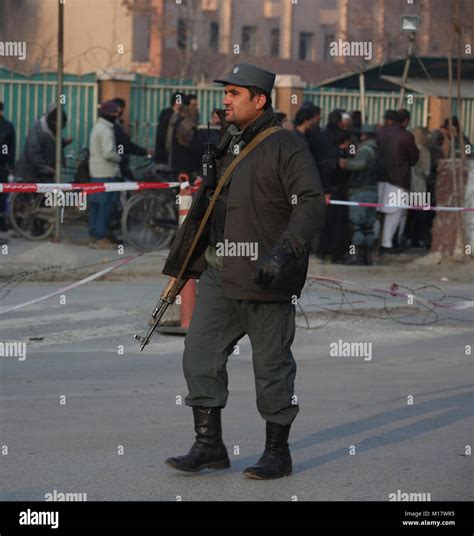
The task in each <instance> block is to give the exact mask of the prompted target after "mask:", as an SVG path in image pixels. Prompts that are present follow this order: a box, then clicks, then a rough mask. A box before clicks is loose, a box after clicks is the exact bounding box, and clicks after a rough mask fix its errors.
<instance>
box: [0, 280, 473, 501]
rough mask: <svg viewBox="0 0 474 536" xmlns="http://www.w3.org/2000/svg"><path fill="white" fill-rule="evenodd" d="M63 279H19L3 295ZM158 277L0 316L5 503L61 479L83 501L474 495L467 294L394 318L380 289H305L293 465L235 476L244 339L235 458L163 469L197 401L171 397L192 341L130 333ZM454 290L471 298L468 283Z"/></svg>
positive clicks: (250, 390)
mask: <svg viewBox="0 0 474 536" xmlns="http://www.w3.org/2000/svg"><path fill="white" fill-rule="evenodd" d="M370 283H371V285H372V286H374V285H376V284H377V285H382V284H383V283H382V282H376V281H371V282H370ZM364 284H367V283H364ZM60 285H63V283H60V284H52V283H50V284H46V283H24V284H22V285H21V286H20V287H17V288H16V289H14V290H13V291H12V292H11V293H10V294H9V295H8V296H6V297H5V298H4V299H3V300H2V301H1V302H0V305H1V306H7V305H12V304H16V303H22V302H24V301H27V300H29V299H33V298H35V297H39V296H42V295H44V294H47V293H48V292H51V291H52V290H56V289H57V288H59V286H60ZM160 288H161V286H160V284H157V283H156V282H154V283H152V282H149V281H126V282H98V283H92V284H90V285H87V286H84V287H82V288H81V290H76V291H72V292H69V293H67V295H66V303H65V304H63V305H61V304H60V303H59V297H55V298H51V299H50V300H47V301H43V302H41V303H37V304H35V305H32V306H28V307H25V308H24V309H21V310H19V311H17V312H13V313H9V314H6V315H0V330H1V331H0V333H1V335H0V341H4V342H5V341H17V342H25V343H26V358H25V359H24V360H23V361H21V360H19V359H18V358H16V357H11V356H3V357H1V358H0V366H1V383H0V400H1V407H2V416H1V439H0V445H1V446H3V451H2V454H3V456H1V457H0V459H1V463H2V475H3V476H2V486H1V494H0V499H1V500H40V501H41V500H44V499H45V494H46V493H54V491H55V490H56V492H57V493H61V492H62V493H81V494H87V500H89V501H91V500H170V501H174V500H176V499H177V497H178V496H179V497H180V498H181V499H182V500H183V501H192V500H209V501H221V500H251V501H260V500H282V501H290V500H295V497H296V498H297V500H300V501H305V500H317V501H327V500H341V501H346V500H355V501H369V500H381V501H385V500H388V499H389V496H390V494H391V493H397V491H398V490H400V491H401V492H402V493H403V492H407V493H425V494H428V493H429V494H430V499H431V500H432V501H437V500H440V501H444V500H462V501H467V500H472V499H473V493H472V490H473V489H474V487H473V478H472V457H471V456H470V455H468V454H467V450H466V446H467V445H472V438H473V434H472V432H473V420H472V413H473V381H472V380H473V376H472V367H471V364H472V356H471V355H466V350H465V347H466V345H468V344H471V345H472V342H473V341H472V320H471V319H472V311H473V308H471V307H470V305H469V302H464V306H463V307H462V308H461V309H460V310H457V311H451V310H450V309H449V308H448V309H447V310H446V309H443V308H441V309H440V310H439V311H438V312H440V314H439V316H438V317H430V316H429V314H423V311H421V312H420V313H419V314H418V315H412V314H411V312H407V311H406V310H405V309H404V308H403V307H402V308H401V309H399V310H398V309H396V308H395V307H393V308H392V307H391V310H392V312H394V315H393V317H392V319H389V318H388V317H387V307H385V310H382V305H381V302H380V299H374V298H368V297H367V296H362V297H361V296H360V295H357V296H355V297H353V298H352V299H353V301H354V303H355V302H357V305H353V306H352V307H343V308H341V305H340V304H341V294H340V293H338V292H336V291H334V290H333V289H327V288H322V287H314V288H313V289H312V290H311V291H310V292H309V293H307V294H306V295H305V298H304V300H303V305H304V309H305V313H306V315H307V319H308V321H309V322H310V325H313V326H316V328H315V329H310V330H308V329H303V328H298V329H297V334H296V339H295V343H294V345H293V353H294V355H295V358H296V360H297V363H298V377H297V383H296V386H297V391H296V394H297V396H298V400H299V403H300V405H301V412H300V414H299V415H298V417H297V419H296V420H295V423H294V426H293V429H292V434H291V450H292V455H293V461H294V474H293V475H292V476H291V477H287V478H284V479H280V480H276V481H267V482H263V481H251V480H247V479H245V478H244V477H243V475H242V474H241V472H242V470H243V469H245V468H246V467H247V466H248V465H250V464H253V463H254V461H255V460H256V459H257V458H258V456H259V455H260V453H261V450H262V448H263V443H264V422H263V420H262V419H261V417H260V416H259V414H258V412H257V411H256V407H255V392H254V382H253V374H252V364H251V348H250V344H249V341H248V339H247V338H244V339H243V340H242V341H241V345H240V354H239V355H234V356H232V357H231V360H230V363H229V377H230V391H231V395H230V397H229V403H228V406H227V408H226V409H225V410H224V412H223V429H224V440H225V442H226V444H227V446H228V449H229V454H230V457H231V461H232V468H231V469H230V470H226V471H223V472H205V473H202V474H199V475H190V474H186V473H179V472H173V471H172V470H171V469H169V468H167V467H166V466H165V465H164V463H163V462H164V460H165V459H166V458H167V457H168V456H171V455H176V454H183V453H185V452H187V450H188V449H189V447H190V446H191V444H192V442H193V435H194V432H193V429H192V414H191V410H190V408H188V407H186V406H185V405H184V404H181V405H180V404H178V403H177V401H178V402H179V397H181V398H182V399H184V397H185V395H186V385H185V382H184V379H183V377H182V372H181V354H182V350H183V338H181V337H176V336H163V335H160V336H157V337H155V338H154V340H153V342H152V344H150V346H149V347H148V348H147V349H146V350H145V351H144V352H143V353H139V352H138V348H137V344H136V343H135V341H134V340H133V338H132V336H133V334H134V333H137V332H138V333H142V332H143V331H144V330H145V329H146V327H147V326H146V319H147V313H148V312H149V311H150V310H151V308H152V306H153V305H154V303H153V302H154V299H155V297H157V296H158V293H159V290H160ZM446 291H447V292H448V293H449V294H456V295H460V296H463V297H464V298H469V299H471V300H472V299H473V297H474V296H473V294H474V293H473V290H472V288H471V286H470V285H468V284H462V283H458V284H456V285H454V283H453V286H452V287H451V288H447V289H446ZM356 298H357V299H356ZM445 303H446V302H445ZM470 304H471V305H472V302H470ZM399 305H400V304H399ZM401 305H404V306H406V304H401ZM328 311H329V312H328ZM349 313H350V314H349ZM395 313H396V314H395ZM395 317H396V318H398V320H396V319H395ZM423 319H424V320H423ZM305 322H306V320H305V318H304V317H303V316H302V315H299V317H298V324H299V325H305ZM417 324H418V325H417ZM339 340H341V341H343V342H351V341H352V342H365V343H371V345H372V346H371V359H370V360H369V359H364V358H363V357H356V356H341V357H334V356H331V355H330V348H331V344H332V343H338V341H339ZM120 345H123V355H122V354H121V352H120V350H119V347H120ZM61 397H65V398H61ZM410 397H412V398H410ZM61 402H63V403H61ZM64 402H65V403H64ZM411 402H412V403H411ZM5 445H6V446H7V447H8V454H6V450H5ZM352 447H353V448H352ZM351 452H352V453H353V454H351Z"/></svg>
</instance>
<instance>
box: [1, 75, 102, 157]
mask: <svg viewBox="0 0 474 536" xmlns="http://www.w3.org/2000/svg"><path fill="white" fill-rule="evenodd" d="M56 84H57V75H56V74H55V73H41V74H35V75H32V76H23V75H21V74H18V73H14V72H11V71H8V70H6V69H0V101H2V102H3V103H4V105H5V109H4V115H5V117H6V118H7V119H8V120H10V121H11V122H12V123H13V124H14V126H15V130H16V142H17V157H18V156H19V155H20V151H21V149H22V147H23V144H24V142H25V139H26V135H27V134H28V129H29V128H30V127H31V126H32V125H33V123H34V122H35V121H36V119H38V118H39V117H40V116H41V115H42V114H43V113H44V112H45V111H46V110H47V109H48V107H49V105H50V103H52V102H54V101H55V99H56ZM64 95H65V97H66V101H65V112H66V114H67V116H68V122H67V125H66V128H65V129H64V136H65V137H71V138H73V143H72V144H71V145H70V146H68V148H67V152H71V151H72V152H75V153H76V154H77V152H78V151H79V150H80V149H81V148H82V147H83V146H84V145H89V133H90V130H91V128H92V125H93V123H94V121H95V118H96V114H97V103H98V89H97V83H96V76H95V73H92V74H87V75H83V76H81V77H79V76H74V75H65V76H64Z"/></svg>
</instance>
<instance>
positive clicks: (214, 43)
mask: <svg viewBox="0 0 474 536" xmlns="http://www.w3.org/2000/svg"><path fill="white" fill-rule="evenodd" d="M218 46H219V23H217V22H211V26H210V29H209V47H210V48H211V49H212V50H215V51H217V48H218Z"/></svg>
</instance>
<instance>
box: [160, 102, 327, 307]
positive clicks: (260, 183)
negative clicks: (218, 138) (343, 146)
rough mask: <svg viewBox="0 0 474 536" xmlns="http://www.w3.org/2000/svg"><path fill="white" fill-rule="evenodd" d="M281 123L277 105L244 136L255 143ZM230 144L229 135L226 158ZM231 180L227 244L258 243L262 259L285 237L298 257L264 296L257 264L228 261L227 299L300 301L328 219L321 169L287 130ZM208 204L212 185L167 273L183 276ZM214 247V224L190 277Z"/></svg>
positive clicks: (183, 231) (199, 200)
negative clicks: (315, 239) (255, 276)
mask: <svg viewBox="0 0 474 536" xmlns="http://www.w3.org/2000/svg"><path fill="white" fill-rule="evenodd" d="M275 124H276V119H275V116H274V113H273V110H272V109H271V108H270V109H269V110H267V111H266V112H265V113H264V114H263V116H261V117H260V118H258V119H257V120H256V121H255V122H254V123H253V124H251V125H249V126H248V127H247V128H246V130H245V131H244V134H243V139H244V140H245V142H246V143H249V141H250V140H251V139H252V138H253V137H254V136H255V135H257V134H258V132H261V131H263V130H265V129H266V128H270V127H271V126H274V125H275ZM229 141H230V138H229V137H228V135H227V134H225V135H224V137H223V139H222V142H221V146H220V153H221V154H222V149H223V146H225V145H226V144H228V143H229ZM221 172H222V170H221ZM230 180H231V182H230V185H229V190H228V195H227V196H226V217H225V231H224V238H225V240H228V241H229V242H233V243H238V242H241V243H249V242H252V243H257V244H258V256H259V258H261V257H262V256H264V255H265V254H267V253H268V252H269V251H270V249H271V248H272V246H273V245H274V244H275V242H276V241H277V240H279V239H280V238H286V239H287V240H288V241H289V243H290V244H291V247H292V249H293V252H294V254H295V260H294V262H293V263H291V264H290V265H289V267H288V269H287V270H286V272H285V274H284V275H283V276H282V277H281V278H279V279H278V280H275V281H274V282H273V283H272V285H271V286H270V288H268V289H266V290H264V291H262V290H260V289H259V287H257V286H256V285H255V283H254V282H253V281H252V278H251V276H252V273H253V272H254V270H255V265H256V262H257V261H256V260H252V259H251V258H250V257H245V256H239V257H224V264H223V270H222V272H221V276H222V289H223V294H224V296H225V297H227V298H236V299H246V300H258V301H285V300H289V299H292V297H293V296H296V297H299V296H300V294H301V289H302V288H303V286H304V283H305V280H306V274H307V270H308V258H309V246H310V244H311V242H312V240H313V237H314V236H315V234H316V233H317V234H319V233H320V231H321V229H322V227H323V225H324V221H325V216H326V201H325V197H324V195H323V190H322V187H321V182H320V179H319V174H318V170H317V169H316V165H315V163H314V159H313V157H312V156H311V153H310V152H309V150H308V148H307V146H306V145H305V144H304V143H303V142H302V141H300V140H299V139H298V138H297V137H296V136H295V135H294V134H293V132H290V131H289V130H285V129H282V130H280V131H279V132H276V133H274V134H272V135H271V136H270V137H268V138H266V139H265V140H264V141H263V142H261V143H260V144H259V145H258V146H257V147H256V148H255V149H254V150H253V151H252V152H251V153H250V154H249V155H248V156H246V157H245V158H244V159H243V160H242V161H241V162H240V163H239V164H238V165H237V167H236V169H235V170H234V172H233V174H232V177H231V179H230ZM207 205H208V198H207V196H206V193H205V187H204V186H201V187H200V188H199V190H198V192H197V195H196V197H195V199H194V201H193V204H192V206H191V209H190V212H189V213H188V216H187V217H186V220H185V221H184V223H183V225H182V226H181V228H180V229H179V231H178V233H177V235H176V237H175V239H174V241H173V243H172V245H171V250H170V253H169V255H168V258H167V260H166V263H165V266H164V269H163V274H165V275H170V276H177V275H178V272H179V269H180V266H181V264H182V262H183V260H184V257H185V255H186V253H187V251H188V250H189V246H190V245H191V241H192V239H193V237H194V235H195V232H196V230H197V227H198V225H199V222H200V220H201V219H202V217H203V215H204V212H205V210H206V208H207ZM208 245H209V226H207V229H206V231H205V233H204V235H203V236H202V237H201V239H200V241H199V244H198V247H197V248H196V251H195V253H194V254H193V257H192V258H191V262H190V265H188V269H187V271H186V272H185V277H187V278H199V277H200V275H201V273H202V271H203V270H204V269H205V267H206V264H207V263H206V260H205V258H204V251H205V249H206V247H207V246H208Z"/></svg>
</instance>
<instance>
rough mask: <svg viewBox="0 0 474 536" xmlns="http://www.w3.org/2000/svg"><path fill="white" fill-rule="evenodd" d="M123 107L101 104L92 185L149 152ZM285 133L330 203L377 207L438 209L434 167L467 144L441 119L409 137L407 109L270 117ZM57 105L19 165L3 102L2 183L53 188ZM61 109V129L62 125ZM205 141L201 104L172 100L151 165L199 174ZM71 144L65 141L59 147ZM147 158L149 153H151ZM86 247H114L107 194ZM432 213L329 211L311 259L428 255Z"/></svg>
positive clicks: (96, 197)
mask: <svg viewBox="0 0 474 536" xmlns="http://www.w3.org/2000/svg"><path fill="white" fill-rule="evenodd" d="M125 108H126V102H125V100H123V99H121V98H115V99H113V100H109V101H105V102H103V103H102V104H101V105H100V107H99V109H98V119H97V122H96V123H95V125H94V127H93V129H92V131H91V133H90V141H89V148H88V149H89V161H88V170H87V173H88V175H89V179H90V180H91V181H93V182H94V181H95V182H113V181H116V180H134V179H135V177H134V175H133V172H132V170H131V168H130V164H129V161H130V156H131V155H137V156H147V155H149V151H148V150H147V149H146V148H144V147H140V146H139V145H137V144H135V143H133V142H132V141H131V139H130V136H129V134H128V133H127V130H126V129H125V127H124V123H123V113H124V110H125ZM276 116H277V118H278V120H279V121H280V122H281V124H282V125H283V126H284V127H285V128H289V129H291V130H293V131H294V133H295V135H296V136H297V137H298V138H299V139H300V140H302V141H303V142H304V143H305V144H307V146H308V148H309V150H310V152H311V154H312V155H313V157H314V159H315V161H316V164H317V168H318V170H319V173H320V177H321V181H322V185H323V188H324V192H325V194H326V196H327V197H328V198H329V199H331V200H334V201H352V202H358V203H361V202H362V203H383V204H385V205H390V203H389V202H388V200H389V199H390V196H391V195H394V194H396V193H397V192H424V193H427V194H428V195H429V197H430V203H431V205H435V204H436V173H437V163H438V160H439V159H441V158H447V157H449V156H450V151H451V146H452V144H451V138H454V148H455V151H456V156H459V152H460V151H461V150H463V148H464V147H465V145H466V144H469V143H470V142H469V140H468V139H467V137H466V136H465V135H464V134H462V133H460V130H459V122H458V120H457V118H456V117H453V118H452V121H451V127H450V121H449V120H448V119H446V120H445V121H444V123H443V124H442V125H441V126H440V128H439V129H434V130H432V131H428V129H426V128H424V127H416V128H414V129H413V130H412V131H409V129H408V127H409V123H410V113H409V111H408V110H405V109H400V110H386V112H385V114H384V118H383V124H381V125H380V124H377V125H375V124H367V123H363V122H362V117H361V113H360V112H359V111H352V112H348V111H346V110H342V109H335V110H333V111H331V112H330V113H329V114H328V116H327V123H326V125H325V126H324V127H322V126H321V124H320V123H321V108H320V107H319V106H316V105H314V104H313V103H311V102H305V103H303V105H302V106H301V108H300V109H299V110H298V111H297V113H296V115H295V117H294V119H293V120H292V121H288V118H287V116H286V115H285V114H283V113H281V112H278V111H276ZM56 120H57V111H56V105H55V104H52V105H51V106H50V108H49V109H48V111H47V112H46V113H45V114H44V115H43V116H41V117H40V118H39V119H38V120H37V121H36V122H35V123H34V125H33V126H32V127H31V128H30V129H29V132H28V135H27V137H26V141H25V144H24V146H23V148H22V151H21V154H20V157H19V159H18V161H15V157H16V147H15V129H14V126H13V124H12V123H11V122H10V121H8V120H7V119H6V118H5V117H4V116H3V103H0V147H2V148H3V150H2V151H1V152H0V181H1V182H6V181H7V180H9V177H10V180H11V176H13V175H14V176H15V180H22V181H29V182H53V181H54V175H55V160H56ZM67 121H68V118H67V115H66V113H65V112H64V111H63V114H62V127H63V128H64V127H65V126H66V125H67ZM210 122H211V141H212V142H213V143H214V144H216V145H217V143H218V140H219V136H220V134H222V132H223V131H225V130H226V129H227V128H229V125H227V124H226V122H225V113H224V110H221V109H217V108H216V109H214V110H213V111H212V113H211V118H210ZM207 135H208V134H207V133H206V132H205V130H201V129H200V128H199V105H198V99H197V96H196V95H194V94H185V93H183V92H180V91H178V92H176V93H174V94H173V95H172V97H171V100H170V105H169V107H167V108H165V109H163V110H162V111H161V113H160V116H159V118H158V125H157V129H156V139H155V147H154V154H153V157H154V160H155V162H156V163H157V164H160V165H162V166H166V167H167V168H169V169H174V170H179V171H185V172H188V173H199V172H200V170H201V158H202V154H203V152H204V149H205V144H206V141H207ZM71 142H72V139H66V138H65V139H63V149H64V147H66V146H67V145H69V144H70V143H71ZM149 156H150V155H149ZM89 205H90V210H89V236H90V244H89V245H90V247H93V248H99V249H111V248H114V247H116V244H117V241H116V240H114V239H113V238H112V236H111V232H110V225H111V220H112V218H113V213H114V210H116V207H117V196H116V195H115V194H113V193H103V194H100V193H99V194H93V195H91V196H90V198H89ZM433 218H434V212H432V211H408V210H406V209H404V208H400V206H397V205H395V206H385V207H383V208H379V209H376V208H371V207H363V206H346V205H337V204H330V205H329V207H328V213H327V218H326V226H325V229H324V231H323V233H322V235H321V239H320V240H319V241H318V243H317V244H313V253H314V254H316V255H317V257H318V258H320V259H329V260H330V261H331V262H333V263H344V264H371V262H372V260H371V259H372V251H373V249H374V247H375V245H376V243H377V240H379V241H380V244H379V245H380V249H379V251H380V252H381V253H385V254H393V253H400V252H402V251H404V250H405V249H406V248H407V247H423V248H429V247H430V245H431V226H432V222H433ZM7 229H8V220H7V217H6V196H5V195H0V231H5V230H7Z"/></svg>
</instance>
